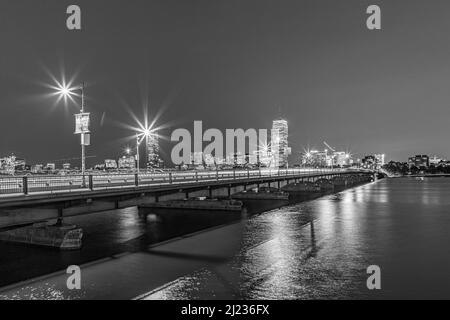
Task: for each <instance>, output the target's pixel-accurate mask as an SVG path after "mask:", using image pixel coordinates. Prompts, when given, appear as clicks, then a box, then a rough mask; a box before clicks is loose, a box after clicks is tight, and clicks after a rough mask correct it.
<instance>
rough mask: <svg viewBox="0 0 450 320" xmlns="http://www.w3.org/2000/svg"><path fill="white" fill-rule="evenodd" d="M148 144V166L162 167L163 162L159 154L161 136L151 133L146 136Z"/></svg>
mask: <svg viewBox="0 0 450 320" xmlns="http://www.w3.org/2000/svg"><path fill="white" fill-rule="evenodd" d="M146 144H147V168H149V169H151V168H161V167H162V166H163V162H162V160H161V158H160V154H159V137H158V135H157V134H156V133H155V134H151V135H149V136H147V137H146Z"/></svg>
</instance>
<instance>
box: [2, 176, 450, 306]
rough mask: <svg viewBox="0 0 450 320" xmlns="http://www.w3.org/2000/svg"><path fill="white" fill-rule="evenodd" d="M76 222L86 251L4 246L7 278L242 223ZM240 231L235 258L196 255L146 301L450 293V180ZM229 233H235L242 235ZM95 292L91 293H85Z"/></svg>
mask: <svg viewBox="0 0 450 320" xmlns="http://www.w3.org/2000/svg"><path fill="white" fill-rule="evenodd" d="M70 222H73V223H76V224H78V225H80V226H81V227H83V229H84V232H85V237H84V246H83V249H82V250H80V251H76V252H59V251H56V250H50V249H45V248H36V247H27V246H21V245H11V244H4V243H3V244H0V252H1V253H2V254H1V256H0V273H1V275H0V283H1V284H2V285H6V284H10V283H14V282H17V281H20V280H24V279H28V278H32V277H35V276H39V275H43V274H46V273H50V272H54V271H56V270H60V269H64V268H66V267H67V266H68V265H70V264H82V263H85V262H89V261H93V260H96V259H100V258H104V257H106V256H111V255H114V254H117V253H121V252H131V253H139V252H143V251H145V250H147V248H148V245H149V244H155V243H158V242H160V241H164V240H167V239H171V238H174V237H178V236H180V235H183V234H186V233H190V232H195V231H198V230H201V229H204V228H208V227H212V226H214V225H220V224H224V225H230V224H231V225H232V224H233V223H235V222H236V221H235V220H234V219H233V218H231V217H230V216H227V215H226V214H219V215H218V214H210V215H200V216H196V217H193V216H192V215H189V216H183V215H182V216H177V217H176V218H175V217H169V218H167V219H165V220H164V221H161V220H151V221H145V220H143V219H142V218H139V217H138V215H137V210H136V209H135V208H129V209H122V210H115V211H110V212H105V213H97V214H91V215H88V216H83V217H77V218H72V219H70ZM223 230H225V231H223V232H222V234H221V237H223V238H226V237H227V235H226V234H225V236H224V235H223V233H224V232H225V233H226V232H227V231H226V230H227V229H223ZM239 230H240V231H239V235H238V236H237V237H238V238H239V239H237V240H238V243H239V246H238V247H237V248H236V250H235V252H234V253H233V254H232V256H231V259H230V260H228V261H219V262H217V263H207V262H205V263H204V265H202V263H201V261H200V262H199V261H198V259H197V261H196V267H195V269H192V270H190V271H186V272H187V273H186V274H182V275H177V276H176V277H175V276H174V279H170V277H168V279H170V280H171V281H170V282H169V281H168V282H169V283H168V284H167V285H165V286H163V287H160V288H159V289H157V290H155V288H153V287H148V288H147V289H148V290H147V291H146V292H145V291H144V292H139V294H144V296H143V297H144V298H145V299H211V298H225V299H317V298H320V299H367V298H370V299H380V298H387V299H397V298H450V274H449V273H450V249H449V243H450V179H446V178H426V179H425V180H424V181H418V180H415V179H410V178H399V179H383V180H380V181H377V182H375V183H370V184H366V185H362V186H359V187H356V188H353V189H348V190H345V191H343V192H340V193H337V194H333V195H326V196H324V197H321V198H319V199H315V200H311V201H306V202H301V203H298V204H291V205H289V206H285V207H282V208H279V209H273V210H270V211H265V212H263V213H259V214H255V215H252V216H250V217H249V218H248V219H246V220H245V221H244V222H243V223H242V229H239ZM211 235H212V236H213V235H214V233H211ZM228 236H229V237H230V239H231V238H233V239H234V240H236V234H235V233H233V234H231V233H230V234H229V235H228ZM179 241H180V243H182V242H183V241H186V240H183V239H181V240H179ZM203 245H204V246H205V247H207V246H208V243H204V244H203ZM172 258H173V257H172ZM177 258H178V259H185V258H186V257H183V256H180V255H178V256H177ZM370 265H377V266H379V267H380V270H381V290H368V288H367V286H366V280H367V277H368V276H369V275H368V274H367V272H366V270H367V267H368V266H370ZM167 272H170V271H167ZM23 297H26V296H22V298H23ZM86 297H89V293H86V295H85V296H81V298H86Z"/></svg>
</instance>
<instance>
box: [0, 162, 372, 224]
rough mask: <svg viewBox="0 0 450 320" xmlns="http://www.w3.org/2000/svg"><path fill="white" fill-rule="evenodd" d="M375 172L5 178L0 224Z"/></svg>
mask: <svg viewBox="0 0 450 320" xmlns="http://www.w3.org/2000/svg"><path fill="white" fill-rule="evenodd" d="M354 174H364V175H367V174H372V172H370V171H363V170H355V169H320V170H317V169H316V170H314V169H280V170H275V169H261V170H224V171H186V172H167V173H142V174H139V175H137V174H93V175H87V176H85V177H84V178H83V177H82V176H80V175H64V176H63V175H60V176H26V177H2V178H0V227H9V226H14V225H20V224H25V223H32V222H37V221H43V220H48V219H58V218H62V217H63V216H74V215H79V214H86V213H92V212H98V211H105V210H112V209H119V208H125V207H131V206H136V205H140V204H145V203H151V202H157V201H163V200H172V199H183V198H186V197H189V196H191V197H192V196H209V197H224V196H230V195H231V194H233V193H236V192H240V191H242V190H245V189H246V188H251V187H255V186H276V187H278V188H279V187H282V186H284V185H286V184H288V183H290V182H294V181H295V182H298V181H304V180H309V181H314V180H317V179H319V178H331V177H334V176H342V175H354Z"/></svg>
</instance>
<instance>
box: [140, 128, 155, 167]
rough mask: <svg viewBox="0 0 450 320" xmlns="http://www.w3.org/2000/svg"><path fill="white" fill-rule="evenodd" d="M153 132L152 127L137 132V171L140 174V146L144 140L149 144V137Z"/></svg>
mask: <svg viewBox="0 0 450 320" xmlns="http://www.w3.org/2000/svg"><path fill="white" fill-rule="evenodd" d="M151 134H152V130H151V129H148V128H146V129H142V130H140V131H139V132H138V133H136V172H137V173H138V174H139V172H140V170H139V166H140V165H139V161H140V157H139V146H140V145H141V143H142V141H144V139H145V141H146V142H147V144H148V138H149V137H150V135H151Z"/></svg>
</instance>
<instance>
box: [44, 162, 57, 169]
mask: <svg viewBox="0 0 450 320" xmlns="http://www.w3.org/2000/svg"><path fill="white" fill-rule="evenodd" d="M45 170H47V171H55V170H56V164H54V163H47V164H46V165H45Z"/></svg>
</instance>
